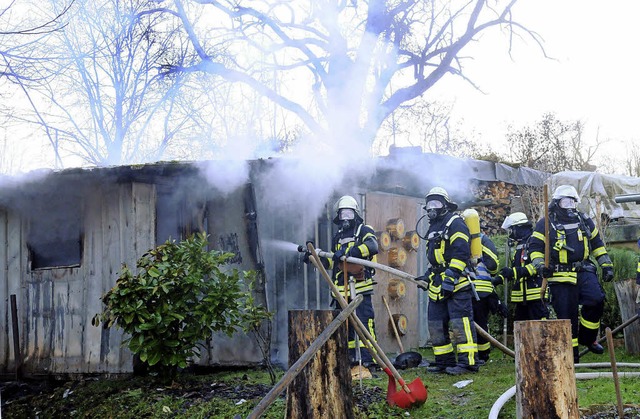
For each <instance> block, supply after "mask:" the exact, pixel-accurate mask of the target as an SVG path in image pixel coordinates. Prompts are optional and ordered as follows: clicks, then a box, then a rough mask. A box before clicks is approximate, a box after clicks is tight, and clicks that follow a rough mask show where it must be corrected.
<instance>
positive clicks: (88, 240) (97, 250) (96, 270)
mask: <svg viewBox="0 0 640 419" xmlns="http://www.w3.org/2000/svg"><path fill="white" fill-rule="evenodd" d="M104 195H105V194H104V191H103V190H102V189H96V190H93V191H89V193H88V195H87V197H86V203H85V222H84V223H85V232H84V254H83V266H84V272H85V285H84V301H85V304H86V306H87V308H88V309H87V311H86V313H85V318H84V325H85V327H84V333H83V336H82V340H83V347H84V352H83V359H84V364H85V371H84V372H86V373H94V372H101V371H102V367H101V357H100V354H101V348H102V325H100V327H94V326H92V325H91V319H92V318H93V316H94V315H95V314H96V313H98V312H101V311H102V300H101V298H102V295H103V294H104V293H105V292H107V291H108V290H109V289H110V286H109V285H110V284H111V282H110V281H106V280H104V278H103V276H102V270H103V266H102V265H103V258H102V230H101V229H100V227H101V226H102V217H101V214H102V206H103V200H104Z"/></svg>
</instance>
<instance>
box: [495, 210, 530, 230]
mask: <svg viewBox="0 0 640 419" xmlns="http://www.w3.org/2000/svg"><path fill="white" fill-rule="evenodd" d="M524 224H531V223H530V222H529V219H528V218H527V215H526V214H525V213H524V212H514V213H513V214H509V216H508V217H507V218H505V219H504V222H503V223H502V228H503V229H505V230H507V229H509V228H511V227H514V226H520V225H524Z"/></svg>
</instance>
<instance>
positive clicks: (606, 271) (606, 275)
mask: <svg viewBox="0 0 640 419" xmlns="http://www.w3.org/2000/svg"><path fill="white" fill-rule="evenodd" d="M602 280H603V281H604V282H611V281H612V280H613V267H611V266H605V267H604V268H602Z"/></svg>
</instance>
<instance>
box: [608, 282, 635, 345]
mask: <svg viewBox="0 0 640 419" xmlns="http://www.w3.org/2000/svg"><path fill="white" fill-rule="evenodd" d="M613 287H614V289H615V290H616V297H618V306H619V307H620V316H621V317H622V322H623V323H624V322H626V321H627V320H629V319H630V318H631V317H633V316H635V315H636V314H637V313H638V310H637V308H636V295H638V285H636V280H635V278H632V279H627V280H625V281H616V282H614V283H613ZM624 347H625V349H626V351H627V352H628V353H629V354H631V355H637V354H640V321H635V322H633V323H631V324H630V325H629V326H627V327H625V328H624Z"/></svg>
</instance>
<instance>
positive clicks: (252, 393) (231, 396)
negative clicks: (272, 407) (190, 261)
mask: <svg viewBox="0 0 640 419" xmlns="http://www.w3.org/2000/svg"><path fill="white" fill-rule="evenodd" d="M97 380H98V378H92V379H91V378H90V379H86V380H77V381H56V380H33V379H31V380H22V381H5V382H0V395H1V397H2V406H1V409H2V410H0V413H1V415H0V417H2V418H23V417H25V416H24V414H25V412H26V411H29V412H32V413H33V412H36V413H37V412H43V413H45V412H48V413H51V412H52V406H53V404H54V401H55V400H60V399H61V398H66V397H67V395H70V394H72V393H77V394H80V393H83V392H85V391H87V390H86V388H87V387H89V385H90V383H91V382H93V381H97ZM113 381H114V382H119V383H120V385H121V387H122V388H123V389H130V388H131V387H136V388H139V389H141V390H142V392H143V393H144V394H145V395H146V396H147V397H151V398H154V395H157V397H172V398H175V399H181V400H182V401H183V406H184V407H188V406H190V405H192V404H201V403H203V402H207V401H209V400H211V399H213V398H217V399H227V400H233V401H236V400H242V399H244V400H260V399H262V398H263V397H264V396H266V394H267V393H268V392H269V390H271V386H270V385H266V384H254V383H249V380H248V377H246V376H244V377H242V378H241V379H240V380H236V381H235V382H233V383H232V384H230V383H226V382H222V381H214V382H212V381H209V380H204V379H203V377H198V376H195V375H194V376H193V377H192V378H189V377H182V378H181V379H180V380H179V382H173V383H172V384H171V385H168V386H161V385H159V384H158V383H157V382H155V381H154V380H150V379H148V378H147V379H144V378H141V377H138V378H135V377H131V378H126V379H118V380H113ZM108 391H109V392H115V391H118V390H116V389H111V390H108ZM285 393H286V392H283V393H282V394H281V395H280V396H279V397H280V398H282V399H284V397H285ZM385 396H386V394H385V390H383V389H381V388H379V387H373V388H367V387H363V388H362V389H360V387H359V386H357V385H354V387H353V397H354V404H355V405H356V406H358V407H359V409H360V411H362V412H366V411H367V409H368V406H371V405H372V404H375V403H381V402H384V400H385ZM81 410H82V407H81V406H78V405H77V404H76V405H69V404H68V403H67V404H65V403H59V405H58V407H57V411H56V413H55V416H56V417H65V416H66V415H67V414H72V412H73V411H81ZM36 416H40V415H38V414H36V415H35V416H31V417H36ZM40 417H43V416H40Z"/></svg>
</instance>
